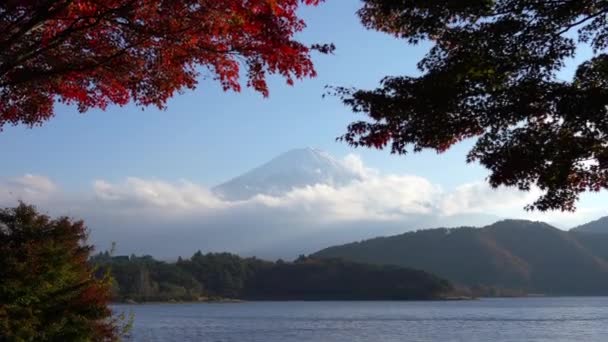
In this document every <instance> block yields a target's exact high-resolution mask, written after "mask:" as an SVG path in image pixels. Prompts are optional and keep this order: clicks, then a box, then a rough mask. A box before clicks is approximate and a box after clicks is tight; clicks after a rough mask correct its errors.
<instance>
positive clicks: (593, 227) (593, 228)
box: [572, 216, 608, 234]
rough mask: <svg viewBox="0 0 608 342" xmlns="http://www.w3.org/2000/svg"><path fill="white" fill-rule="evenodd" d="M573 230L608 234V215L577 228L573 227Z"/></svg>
mask: <svg viewBox="0 0 608 342" xmlns="http://www.w3.org/2000/svg"><path fill="white" fill-rule="evenodd" d="M572 231H573V232H577V233H601V234H608V216H606V217H602V218H600V219H597V220H595V221H592V222H589V223H586V224H583V225H580V226H578V227H576V228H573V229H572Z"/></svg>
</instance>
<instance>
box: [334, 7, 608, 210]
mask: <svg viewBox="0 0 608 342" xmlns="http://www.w3.org/2000/svg"><path fill="white" fill-rule="evenodd" d="M359 15H360V17H361V20H362V22H363V24H364V25H365V26H366V27H367V28H370V29H375V30H379V31H382V32H386V33H389V34H392V35H395V36H396V37H398V38H402V39H405V40H406V41H407V42H409V43H413V44H416V43H418V42H420V41H422V40H430V41H432V42H433V43H434V46H433V47H432V49H431V50H430V52H429V53H428V54H427V55H426V56H425V57H424V58H423V59H422V60H421V61H419V63H418V67H419V69H420V71H421V73H422V74H421V76H419V77H409V76H394V77H393V76H390V77H386V78H385V79H384V80H383V81H382V83H381V85H380V87H379V88H378V89H375V90H357V89H349V88H337V89H335V90H336V93H337V95H338V96H340V97H341V98H342V100H343V102H344V103H345V104H346V105H347V106H349V107H351V108H352V109H353V111H355V112H362V113H365V114H367V116H368V118H369V120H363V121H358V122H355V123H353V124H351V125H350V126H349V128H348V132H347V133H346V134H345V135H343V136H342V137H341V139H342V140H344V141H346V142H348V143H349V144H351V145H353V146H367V147H374V148H379V149H383V148H386V147H390V149H391V151H392V152H393V153H398V154H406V153H407V152H409V151H414V152H418V151H422V150H424V149H434V150H436V151H438V152H443V151H445V150H446V149H448V148H449V147H450V146H452V145H454V144H456V143H458V142H460V141H463V140H465V139H470V138H475V139H476V143H475V146H474V147H473V149H472V150H471V151H470V152H469V154H468V158H467V161H468V162H479V163H481V164H482V165H483V166H485V167H486V168H488V169H489V170H490V172H491V174H490V176H489V179H488V180H489V183H490V184H491V185H492V186H493V187H498V186H501V185H506V186H515V187H518V188H519V189H521V190H530V189H531V188H532V187H534V186H537V187H539V188H540V189H541V190H543V191H544V194H543V195H542V197H540V198H539V199H538V200H537V201H536V202H534V203H532V204H530V205H529V206H528V209H539V210H551V209H559V210H574V209H575V204H576V201H577V199H578V198H579V195H580V194H581V193H583V192H586V191H600V190H602V189H607V188H608V113H607V105H608V77H607V76H608V54H606V53H605V51H606V47H607V46H608V25H607V23H608V22H607V20H608V4H607V3H606V2H605V1H598V0H577V1H572V0H557V1H538V0H468V1H448V0H436V1H424V0H407V1H392V0H365V1H364V6H363V8H362V9H361V10H360V11H359ZM579 43H585V44H589V45H590V46H591V47H592V49H593V51H594V55H593V57H592V58H591V59H589V60H587V61H585V62H584V63H582V64H580V65H579V66H578V68H577V70H576V74H575V76H574V79H573V80H571V81H565V80H561V79H559V78H558V77H557V74H558V72H559V71H560V70H561V69H562V68H563V67H564V63H565V62H566V61H567V60H568V59H570V58H572V57H573V56H575V52H576V49H577V44H579Z"/></svg>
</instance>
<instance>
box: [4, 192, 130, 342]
mask: <svg viewBox="0 0 608 342" xmlns="http://www.w3.org/2000/svg"><path fill="white" fill-rule="evenodd" d="M86 237H87V232H86V227H85V225H84V223H83V222H82V221H72V220H70V219H69V218H67V217H60V218H57V219H51V218H50V217H48V216H46V215H42V214H40V213H38V212H37V211H36V209H35V208H34V207H32V206H29V205H25V204H23V203H21V204H20V205H19V206H18V207H15V208H7V209H2V210H0V340H2V341H115V340H117V339H118V338H119V337H120V335H122V334H123V333H124V330H123V328H124V326H121V322H120V319H119V318H118V317H115V318H113V317H112V312H111V310H110V308H109V307H108V304H109V300H110V295H111V279H110V278H109V276H107V275H101V276H98V275H97V274H96V270H95V269H94V268H93V266H91V265H90V264H89V262H88V260H89V256H90V253H91V251H92V247H91V246H89V245H87V244H86Z"/></svg>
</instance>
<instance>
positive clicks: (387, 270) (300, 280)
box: [92, 252, 452, 301]
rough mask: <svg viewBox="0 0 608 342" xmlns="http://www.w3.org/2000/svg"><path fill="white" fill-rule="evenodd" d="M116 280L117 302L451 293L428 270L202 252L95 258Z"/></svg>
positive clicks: (380, 297)
mask: <svg viewBox="0 0 608 342" xmlns="http://www.w3.org/2000/svg"><path fill="white" fill-rule="evenodd" d="M92 262H93V263H94V264H95V265H98V266H99V267H100V271H103V270H105V269H109V270H110V271H111V273H112V275H113V277H114V279H115V280H116V284H115V287H114V299H115V300H117V301H124V300H135V301H168V300H198V299H201V298H205V297H206V298H237V299H263V300H410V299H417V300H424V299H438V298H442V297H444V296H446V295H448V294H449V292H451V291H452V287H451V285H450V283H449V282H447V281H445V280H443V279H440V278H438V277H436V276H433V275H431V274H429V273H426V272H424V271H418V270H412V269H406V268H403V267H395V266H375V265H368V264H358V263H354V262H348V261H344V260H336V259H334V260H328V259H316V258H307V257H304V256H302V257H300V258H298V260H296V261H295V262H284V261H281V260H279V261H277V262H269V261H263V260H260V259H256V258H241V257H239V256H238V255H234V254H229V253H209V254H203V253H201V252H197V253H196V254H194V255H193V256H192V257H191V258H190V259H188V260H182V259H180V260H178V261H177V262H176V263H166V262H161V261H157V260H154V259H153V258H152V257H149V256H144V257H136V256H131V257H126V256H125V257H111V256H109V255H108V254H107V253H102V254H99V255H97V256H96V257H94V258H93V259H92Z"/></svg>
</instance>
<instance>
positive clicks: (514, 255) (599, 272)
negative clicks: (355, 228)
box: [313, 220, 608, 295]
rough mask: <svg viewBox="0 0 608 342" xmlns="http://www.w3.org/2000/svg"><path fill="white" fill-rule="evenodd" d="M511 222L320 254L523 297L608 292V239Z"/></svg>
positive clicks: (403, 237)
mask: <svg viewBox="0 0 608 342" xmlns="http://www.w3.org/2000/svg"><path fill="white" fill-rule="evenodd" d="M597 235H600V234H593V236H592V235H590V234H585V233H580V232H579V233H576V232H566V231H561V230H559V229H557V228H554V227H552V226H550V225H548V224H545V223H540V222H530V221H521V220H506V221H501V222H497V223H495V224H493V225H490V226H487V227H484V228H472V227H462V228H453V229H445V228H439V229H429V230H420V231H416V232H410V233H405V234H402V235H397V236H390V237H381V238H375V239H371V240H366V241H362V242H355V243H350V244H346V245H342V246H336V247H330V248H327V249H324V250H322V251H319V252H317V253H315V254H313V256H314V257H318V258H344V259H346V260H351V261H356V262H364V263H371V264H392V265H399V266H404V267H412V268H417V269H423V270H426V271H428V272H431V273H434V274H437V275H438V276H440V277H444V278H446V279H448V280H450V281H453V282H454V283H456V284H464V285H468V286H471V287H477V288H487V287H492V288H495V289H503V290H504V289H508V290H509V291H507V292H515V293H544V294H563V295H599V294H601V295H606V294H608V261H607V260H608V234H606V238H601V236H597Z"/></svg>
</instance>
